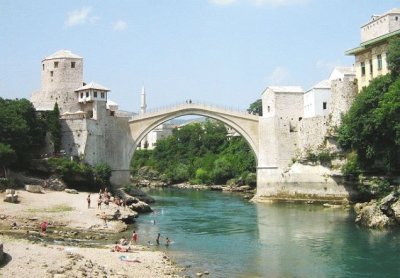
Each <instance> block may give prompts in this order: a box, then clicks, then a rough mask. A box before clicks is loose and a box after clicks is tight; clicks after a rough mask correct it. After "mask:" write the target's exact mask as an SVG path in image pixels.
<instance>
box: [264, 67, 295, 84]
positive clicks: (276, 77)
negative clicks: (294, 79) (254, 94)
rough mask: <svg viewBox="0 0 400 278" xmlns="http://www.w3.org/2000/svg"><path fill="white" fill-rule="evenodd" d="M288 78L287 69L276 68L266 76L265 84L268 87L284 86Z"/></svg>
mask: <svg viewBox="0 0 400 278" xmlns="http://www.w3.org/2000/svg"><path fill="white" fill-rule="evenodd" d="M289 78H290V72H289V70H288V69H287V68H285V67H283V66H277V67H276V68H274V70H273V71H272V72H271V73H270V74H269V75H268V76H267V82H268V84H270V85H272V86H273V85H285V83H288V81H289Z"/></svg>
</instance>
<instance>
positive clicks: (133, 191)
mask: <svg viewBox="0 0 400 278" xmlns="http://www.w3.org/2000/svg"><path fill="white" fill-rule="evenodd" d="M115 195H116V196H119V197H120V198H122V199H129V197H136V198H138V199H139V200H140V201H142V202H145V203H147V204H152V203H154V202H155V200H154V198H153V197H151V196H149V195H147V194H146V193H145V192H143V191H142V190H141V189H140V188H137V187H131V188H129V191H126V190H125V189H122V188H119V189H117V190H116V191H115Z"/></svg>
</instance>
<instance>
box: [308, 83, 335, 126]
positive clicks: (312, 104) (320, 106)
mask: <svg viewBox="0 0 400 278" xmlns="http://www.w3.org/2000/svg"><path fill="white" fill-rule="evenodd" d="M330 98H331V82H330V80H323V81H321V82H319V83H318V84H316V85H314V86H313V87H312V88H311V89H309V90H308V91H307V92H305V94H304V118H311V117H316V116H326V115H328V113H329V107H328V103H329V100H330Z"/></svg>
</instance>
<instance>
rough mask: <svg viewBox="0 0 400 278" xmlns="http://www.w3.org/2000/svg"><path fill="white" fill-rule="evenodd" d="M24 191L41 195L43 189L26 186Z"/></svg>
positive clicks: (34, 185)
mask: <svg viewBox="0 0 400 278" xmlns="http://www.w3.org/2000/svg"><path fill="white" fill-rule="evenodd" d="M25 190H26V191H28V192H31V193H43V187H42V186H40V185H36V184H26V185H25Z"/></svg>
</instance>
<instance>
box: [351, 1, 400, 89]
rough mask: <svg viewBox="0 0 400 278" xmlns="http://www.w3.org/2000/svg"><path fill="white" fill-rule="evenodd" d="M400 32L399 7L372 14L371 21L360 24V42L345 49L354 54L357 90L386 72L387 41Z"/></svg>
mask: <svg viewBox="0 0 400 278" xmlns="http://www.w3.org/2000/svg"><path fill="white" fill-rule="evenodd" d="M399 34H400V9H399V8H395V9H392V10H390V11H388V12H386V13H385V14H383V15H373V16H372V17H371V21H370V22H368V23H367V24H365V25H363V26H361V43H360V45H359V46H358V47H355V48H353V49H350V50H347V51H346V52H345V53H346V54H347V55H354V56H355V69H356V77H357V81H358V91H361V89H362V88H363V87H366V86H368V84H369V82H370V81H371V80H372V79H373V78H375V77H377V76H380V75H385V74H386V73H388V71H389V70H388V65H387V49H388V41H389V39H390V38H392V37H394V36H398V35H399Z"/></svg>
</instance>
